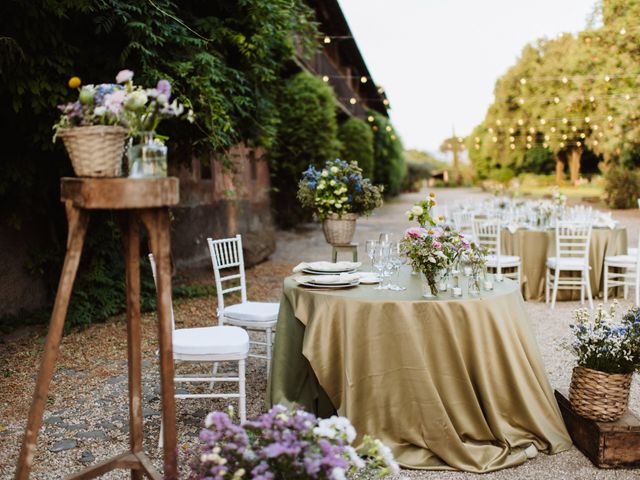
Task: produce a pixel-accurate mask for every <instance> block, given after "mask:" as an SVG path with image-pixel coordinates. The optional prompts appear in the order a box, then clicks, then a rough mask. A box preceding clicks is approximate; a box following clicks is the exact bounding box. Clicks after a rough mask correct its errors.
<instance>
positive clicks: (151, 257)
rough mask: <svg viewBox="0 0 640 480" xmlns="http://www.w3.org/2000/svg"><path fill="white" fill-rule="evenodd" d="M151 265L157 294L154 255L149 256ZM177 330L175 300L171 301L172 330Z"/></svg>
mask: <svg viewBox="0 0 640 480" xmlns="http://www.w3.org/2000/svg"><path fill="white" fill-rule="evenodd" d="M149 263H150V264H151V273H152V274H153V284H154V285H155V286H156V292H157V291H158V277H157V273H156V260H155V258H153V253H150V254H149ZM175 329H176V319H175V317H174V316H173V298H172V299H171V330H175Z"/></svg>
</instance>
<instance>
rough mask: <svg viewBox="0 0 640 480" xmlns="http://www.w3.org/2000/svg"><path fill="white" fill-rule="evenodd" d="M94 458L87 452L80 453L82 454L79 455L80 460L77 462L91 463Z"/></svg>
mask: <svg viewBox="0 0 640 480" xmlns="http://www.w3.org/2000/svg"><path fill="white" fill-rule="evenodd" d="M95 459H96V458H95V457H94V456H93V453H91V452H90V451H89V450H85V451H84V452H82V454H81V455H80V459H79V460H78V461H79V462H80V463H85V464H86V463H91V462H93V461H94V460H95Z"/></svg>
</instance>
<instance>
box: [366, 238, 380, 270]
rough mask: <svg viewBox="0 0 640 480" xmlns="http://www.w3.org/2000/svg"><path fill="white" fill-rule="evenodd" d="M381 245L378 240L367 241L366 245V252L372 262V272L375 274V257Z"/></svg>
mask: <svg viewBox="0 0 640 480" xmlns="http://www.w3.org/2000/svg"><path fill="white" fill-rule="evenodd" d="M379 244H380V242H378V240H367V242H366V243H365V250H366V252H367V256H368V257H369V261H370V262H371V271H372V272H373V256H374V254H375V251H376V248H378V245H379Z"/></svg>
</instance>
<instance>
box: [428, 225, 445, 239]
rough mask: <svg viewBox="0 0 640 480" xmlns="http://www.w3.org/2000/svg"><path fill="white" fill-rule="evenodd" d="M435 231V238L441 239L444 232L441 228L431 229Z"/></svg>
mask: <svg viewBox="0 0 640 480" xmlns="http://www.w3.org/2000/svg"><path fill="white" fill-rule="evenodd" d="M431 230H432V231H433V237H434V238H440V237H441V236H442V234H443V233H444V231H443V230H442V229H441V228H440V227H434V228H432V229H431Z"/></svg>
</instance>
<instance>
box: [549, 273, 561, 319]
mask: <svg viewBox="0 0 640 480" xmlns="http://www.w3.org/2000/svg"><path fill="white" fill-rule="evenodd" d="M556 266H557V265H556ZM559 281H560V270H558V269H557V268H556V269H555V270H554V271H553V293H552V294H551V309H552V310H553V309H554V308H556V297H557V296H558V282H559Z"/></svg>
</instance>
